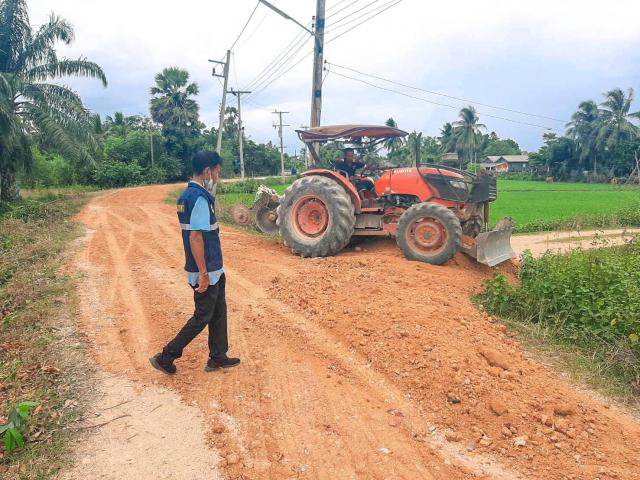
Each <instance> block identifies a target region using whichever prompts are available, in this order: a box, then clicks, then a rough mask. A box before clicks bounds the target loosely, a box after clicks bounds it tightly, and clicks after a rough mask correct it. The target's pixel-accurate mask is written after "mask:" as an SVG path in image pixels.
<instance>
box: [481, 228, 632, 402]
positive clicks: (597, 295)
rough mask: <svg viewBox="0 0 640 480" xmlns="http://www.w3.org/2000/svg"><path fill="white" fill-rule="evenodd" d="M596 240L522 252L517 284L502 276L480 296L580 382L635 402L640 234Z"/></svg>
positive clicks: (489, 309) (489, 308)
mask: <svg viewBox="0 0 640 480" xmlns="http://www.w3.org/2000/svg"><path fill="white" fill-rule="evenodd" d="M596 242H598V248H594V249H590V250H576V251H573V252H571V253H568V254H556V253H548V254H546V255H544V256H542V257H541V258H533V257H532V256H530V255H524V256H523V258H522V262H521V266H520V269H519V271H518V278H517V281H516V282H510V281H509V280H508V279H507V277H506V276H505V275H502V274H500V275H497V276H496V277H495V278H493V279H491V280H487V281H486V282H485V283H484V288H483V291H482V293H480V294H478V295H477V296H476V298H475V300H476V301H477V303H478V304H480V305H481V308H483V309H484V310H486V311H487V312H488V313H490V314H492V315H496V316H498V317H500V318H501V319H504V320H505V321H506V322H507V323H508V324H509V325H510V326H512V327H513V328H514V329H516V330H517V331H519V332H520V333H522V334H523V338H524V339H525V341H527V342H529V343H530V344H532V345H533V346H534V347H535V348H537V349H539V350H541V351H543V352H545V353H546V354H549V353H550V354H551V357H556V358H557V359H558V360H559V363H561V364H563V365H564V366H565V367H568V370H569V371H571V372H572V373H573V374H574V376H575V377H576V378H577V379H579V380H581V381H584V382H587V383H589V384H591V385H592V386H596V387H598V388H601V389H604V390H605V391H606V392H607V393H609V394H614V395H616V396H620V397H622V398H623V399H625V400H628V401H632V402H636V403H637V401H638V395H640V237H636V238H635V239H633V240H631V241H629V242H628V243H626V244H625V245H621V246H615V247H610V246H607V242H606V239H600V240H596ZM535 348H534V349H535Z"/></svg>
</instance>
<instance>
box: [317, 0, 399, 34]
mask: <svg viewBox="0 0 640 480" xmlns="http://www.w3.org/2000/svg"><path fill="white" fill-rule="evenodd" d="M380 1H382V0H373V1H372V2H369V3H367V4H366V5H365V6H363V7H360V8H359V9H357V10H354V11H353V12H349V13H347V14H346V15H344V16H342V17H340V18H338V19H337V20H334V21H333V22H332V23H331V27H332V28H330V29H329V30H327V31H325V32H324V33H325V34H327V33H329V32H331V31H333V30H335V29H337V28H339V25H340V23H342V22H344V21H345V20H347V19H349V18H351V17H354V16H355V15H356V14H357V13H360V12H362V11H363V10H366V9H367V8H369V7H370V6H372V5H375V4H376V3H379V2H380ZM394 1H396V0H391V1H390V2H388V3H393V2H394ZM385 5H387V4H385ZM378 8H381V6H378V7H374V8H372V9H371V10H369V11H368V12H365V13H364V14H363V15H368V14H369V13H371V12H373V11H374V10H377V9H378ZM361 18H362V15H360V16H359V17H355V18H353V19H352V20H351V21H349V22H347V23H352V22H355V21H357V20H358V19H361Z"/></svg>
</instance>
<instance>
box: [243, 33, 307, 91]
mask: <svg viewBox="0 0 640 480" xmlns="http://www.w3.org/2000/svg"><path fill="white" fill-rule="evenodd" d="M308 40H309V39H308V38H303V39H301V42H299V44H298V45H296V48H295V50H293V49H292V50H291V52H289V54H288V55H287V56H285V57H283V58H282V59H281V60H280V61H279V62H278V64H274V65H273V66H272V67H271V68H270V70H271V71H270V73H268V74H266V75H265V76H264V77H263V78H262V79H261V80H259V81H258V82H256V83H253V86H252V88H253V89H254V90H255V91H262V90H263V88H262V87H263V85H265V84H267V85H270V84H271V79H274V78H275V79H277V78H280V76H281V75H278V73H279V72H280V71H281V70H282V69H283V68H286V67H287V65H288V64H289V63H290V62H291V61H292V60H293V59H294V58H295V56H296V55H297V54H298V52H299V51H300V50H302V49H303V48H304V47H305V45H306V42H307V41H308ZM287 71H288V70H287Z"/></svg>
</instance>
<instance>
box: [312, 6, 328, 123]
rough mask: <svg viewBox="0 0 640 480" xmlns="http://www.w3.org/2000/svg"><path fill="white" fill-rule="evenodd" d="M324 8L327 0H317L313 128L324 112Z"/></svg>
mask: <svg viewBox="0 0 640 480" xmlns="http://www.w3.org/2000/svg"><path fill="white" fill-rule="evenodd" d="M324 10H325V0H317V3H316V17H315V29H314V37H315V38H314V48H313V85H312V87H311V128H313V127H319V126H320V116H321V113H322V69H323V65H322V58H323V53H324Z"/></svg>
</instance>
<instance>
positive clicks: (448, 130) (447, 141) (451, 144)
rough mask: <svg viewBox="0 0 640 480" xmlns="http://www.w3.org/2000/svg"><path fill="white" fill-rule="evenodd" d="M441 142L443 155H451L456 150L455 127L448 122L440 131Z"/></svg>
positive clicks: (439, 139)
mask: <svg viewBox="0 0 640 480" xmlns="http://www.w3.org/2000/svg"><path fill="white" fill-rule="evenodd" d="M438 141H439V142H440V152H441V153H451V152H455V150H456V136H455V134H454V131H453V125H451V123H449V122H447V123H445V124H444V125H443V127H442V128H441V129H440V137H439V138H438Z"/></svg>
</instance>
